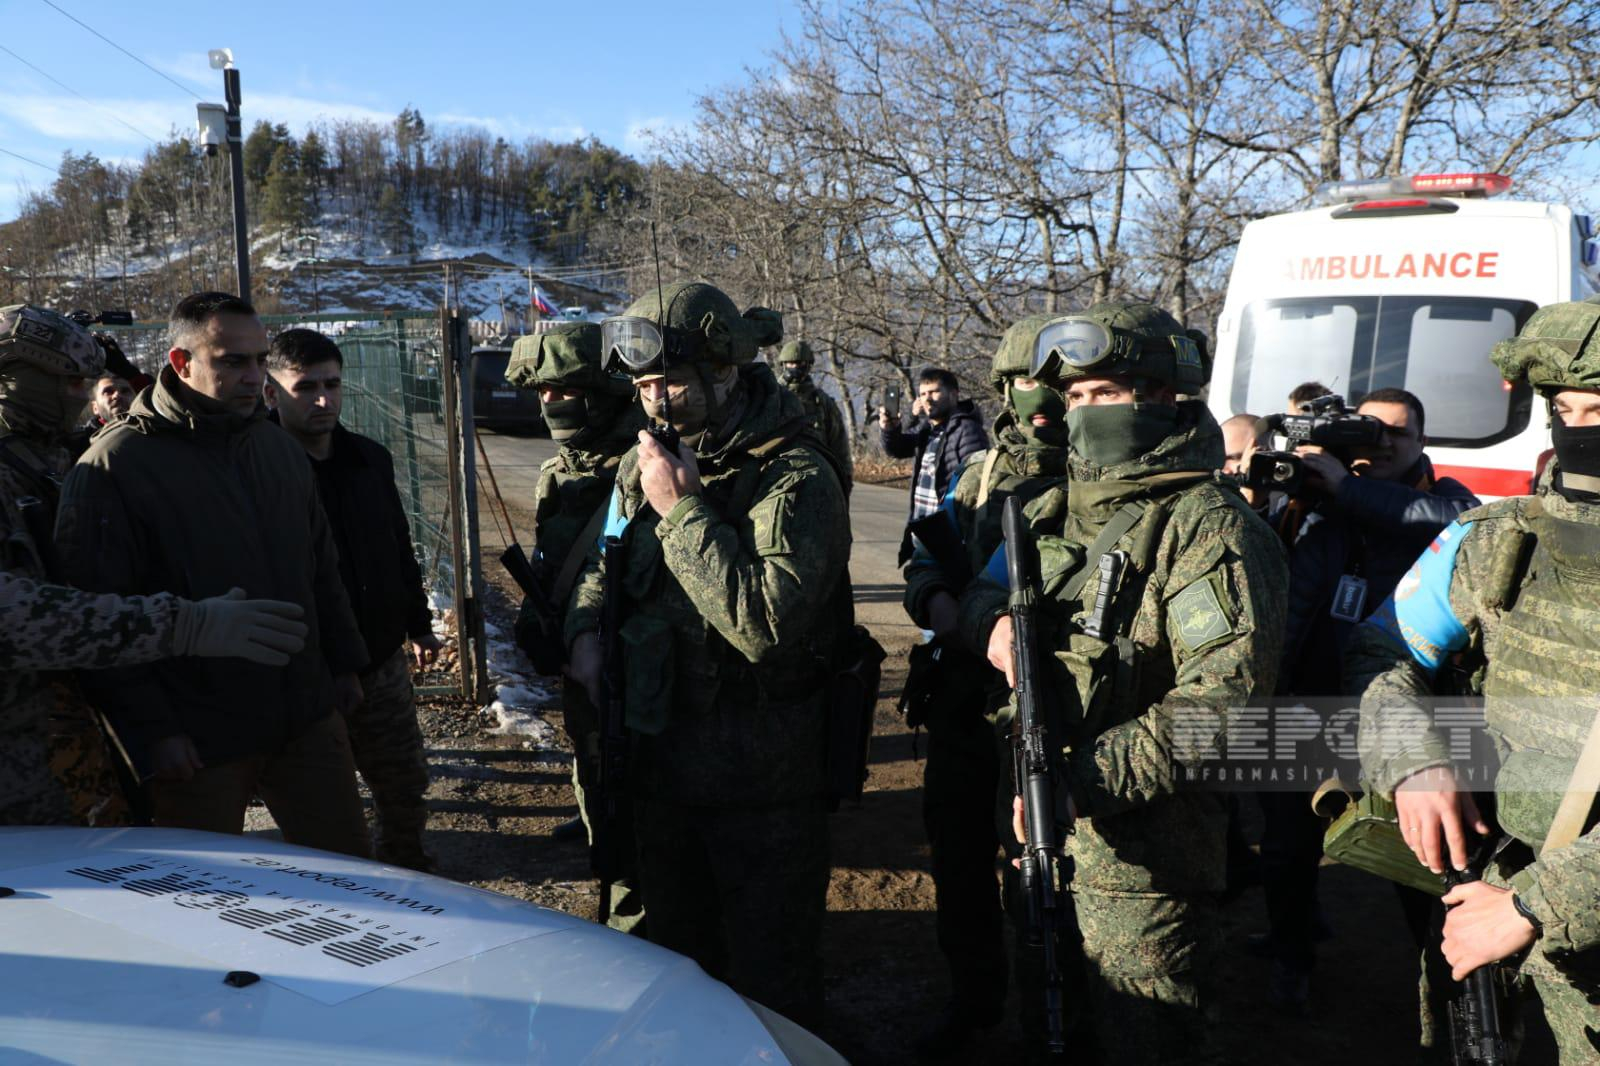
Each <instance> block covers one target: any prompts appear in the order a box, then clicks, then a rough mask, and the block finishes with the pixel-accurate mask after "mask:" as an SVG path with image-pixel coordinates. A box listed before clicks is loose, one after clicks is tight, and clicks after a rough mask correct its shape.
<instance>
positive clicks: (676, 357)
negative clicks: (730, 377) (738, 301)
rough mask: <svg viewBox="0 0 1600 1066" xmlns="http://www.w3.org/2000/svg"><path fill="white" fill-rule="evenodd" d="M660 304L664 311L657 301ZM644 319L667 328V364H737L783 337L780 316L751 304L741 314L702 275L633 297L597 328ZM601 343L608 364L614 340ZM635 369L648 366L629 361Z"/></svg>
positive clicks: (747, 360)
mask: <svg viewBox="0 0 1600 1066" xmlns="http://www.w3.org/2000/svg"><path fill="white" fill-rule="evenodd" d="M663 305H664V306H665V309H666V310H665V313H662V307H663ZM640 320H644V321H646V322H648V323H649V324H653V325H654V326H655V327H657V328H664V329H665V331H666V333H667V338H666V344H667V359H668V362H669V365H673V366H677V365H680V364H683V363H715V364H720V365H724V366H727V365H742V364H745V363H749V362H752V361H753V360H754V359H755V357H756V350H757V349H758V348H764V347H766V346H767V345H770V344H777V343H779V342H780V341H782V340H783V316H782V315H781V314H779V313H778V312H776V311H769V310H768V309H766V308H765V307H752V308H750V309H749V310H748V311H745V312H744V313H743V314H740V312H739V308H738V307H737V306H736V305H735V304H734V302H733V301H732V300H731V299H729V298H728V294H727V293H725V292H723V291H722V290H721V289H719V288H717V287H716V286H715V285H709V284H707V283H705V282H703V281H677V282H673V283H672V284H671V285H668V286H666V287H665V288H664V289H662V291H661V293H660V295H659V298H658V296H657V293H656V291H655V290H654V289H652V290H650V291H649V292H647V293H646V294H645V295H644V296H641V297H640V298H639V299H637V300H635V301H634V302H633V303H632V305H630V306H629V307H628V310H627V311H626V312H624V313H623V314H622V315H620V316H618V317H616V318H611V319H607V320H606V321H605V322H602V323H601V328H602V330H607V329H611V328H613V327H615V326H621V327H624V328H625V327H626V326H627V323H629V322H630V321H631V322H638V321H640ZM603 343H604V344H605V345H606V348H607V350H606V353H605V354H606V356H607V362H608V364H609V363H610V361H611V356H612V354H613V349H614V348H615V345H613V344H611V343H610V341H609V340H607V341H605V342H603ZM632 372H633V373H634V374H636V375H640V374H645V373H649V372H652V371H651V370H649V369H647V367H645V366H633V367H632Z"/></svg>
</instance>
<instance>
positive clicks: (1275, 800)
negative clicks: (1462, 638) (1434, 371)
mask: <svg viewBox="0 0 1600 1066" xmlns="http://www.w3.org/2000/svg"><path fill="white" fill-rule="evenodd" d="M1357 410H1358V412H1359V413H1360V414H1364V415H1371V416H1373V417H1374V418H1377V419H1378V420H1379V421H1380V422H1382V423H1383V424H1384V427H1385V428H1384V436H1383V440H1382V441H1381V442H1380V443H1379V444H1377V445H1375V446H1373V447H1371V448H1365V449H1360V450H1357V451H1356V452H1355V453H1354V454H1353V455H1352V456H1351V458H1350V460H1349V463H1348V465H1347V464H1346V463H1345V462H1344V461H1342V460H1341V459H1339V458H1338V457H1337V456H1334V455H1332V454H1331V453H1328V452H1325V451H1321V450H1313V449H1303V450H1302V458H1303V460H1304V462H1305V465H1306V474H1307V479H1306V485H1307V487H1308V489H1310V490H1311V491H1312V492H1314V493H1316V494H1317V495H1318V497H1319V500H1318V502H1317V505H1316V508H1315V510H1313V512H1312V513H1311V514H1310V515H1309V516H1308V517H1307V518H1306V521H1305V524H1304V525H1303V526H1302V527H1301V529H1300V534H1299V537H1298V539H1297V540H1296V541H1295V543H1294V545H1293V547H1292V549H1291V553H1290V559H1289V612H1288V624H1287V628H1286V630H1285V635H1284V644H1283V663H1282V666H1281V669H1280V671H1279V675H1278V693H1279V695H1283V696H1305V697H1316V696H1337V695H1339V693H1340V692H1341V686H1342V683H1343V682H1342V678H1341V675H1340V664H1341V653H1342V651H1343V649H1344V648H1345V646H1346V645H1347V643H1348V642H1349V640H1350V637H1351V635H1352V633H1353V632H1354V631H1355V627H1356V625H1357V624H1358V623H1359V622H1360V621H1362V620H1363V619H1365V618H1366V617H1367V616H1368V615H1369V614H1371V613H1372V612H1373V611H1374V610H1376V609H1377V607H1378V605H1379V604H1381V603H1382V602H1383V601H1384V600H1386V599H1388V598H1389V594H1390V593H1392V592H1393V591H1394V588H1395V586H1396V585H1397V584H1398V583H1399V581H1400V578H1401V576H1402V575H1404V574H1405V572H1406V570H1408V569H1409V568H1410V567H1411V564H1412V563H1413V562H1415V561H1416V558H1417V556H1418V554H1420V553H1421V552H1422V551H1423V549H1425V548H1426V547H1427V546H1428V544H1429V542H1431V541H1432V540H1433V538H1434V537H1435V536H1437V535H1438V533H1439V531H1440V530H1441V529H1443V528H1444V527H1445V526H1447V525H1449V524H1450V523H1451V522H1453V521H1455V519H1456V516H1457V515H1459V514H1461V512H1463V511H1466V510H1468V509H1470V508H1473V507H1476V506H1478V499H1477V497H1476V496H1474V495H1473V494H1472V492H1471V491H1470V490H1469V489H1468V488H1467V487H1466V486H1465V485H1463V484H1461V483H1460V482H1459V481H1455V480H1453V479H1451V478H1447V477H1446V478H1439V477H1435V475H1434V472H1433V465H1432V464H1431V463H1430V462H1429V461H1428V457H1427V456H1426V455H1424V454H1423V448H1424V446H1425V445H1426V444H1427V437H1426V436H1425V435H1424V434H1423V417H1424V416H1423V408H1422V401H1421V400H1419V399H1417V397H1416V396H1414V395H1412V394H1411V393H1409V392H1406V391H1405V390H1404V389H1380V390H1378V391H1376V392H1372V393H1369V394H1368V395H1367V396H1366V397H1365V398H1364V399H1362V401H1361V404H1360V406H1359V407H1358V408H1357ZM1261 806H1262V812H1263V814H1264V816H1265V820H1266V822H1265V827H1264V831H1263V834H1262V840H1261V872H1262V881H1263V886H1264V888H1265V893H1266V900H1267V913H1268V916H1269V919H1270V922H1271V927H1272V931H1271V933H1270V934H1268V937H1267V939H1266V946H1267V948H1268V950H1269V951H1270V952H1271V953H1272V954H1273V955H1274V957H1275V959H1276V962H1277V970H1276V973H1275V976H1274V979H1273V987H1272V995H1273V998H1274V1000H1275V1001H1277V1002H1278V1003H1279V1004H1280V1005H1282V1006H1286V1007H1289V1008H1290V1009H1292V1010H1299V1009H1300V1008H1301V1007H1302V1006H1303V1005H1304V1001H1305V998H1306V993H1307V986H1308V980H1307V978H1308V975H1309V974H1310V971H1311V968H1312V964H1313V962H1314V958H1315V952H1314V948H1313V941H1314V940H1315V938H1316V931H1317V925H1318V919H1317V904H1316V886H1317V866H1318V864H1319V863H1320V861H1321V858H1322V830H1323V825H1322V821H1321V820H1320V819H1319V818H1318V817H1317V816H1316V815H1315V814H1314V813H1313V812H1312V810H1311V805H1310V802H1309V800H1308V797H1307V796H1306V794H1305V793H1302V792H1264V793H1262V794H1261ZM1425 903H1426V901H1424V907H1423V913H1422V914H1421V915H1417V914H1414V913H1412V904H1411V903H1409V902H1408V903H1407V917H1408V919H1411V920H1412V921H1413V922H1416V921H1418V920H1425V918H1426V906H1425Z"/></svg>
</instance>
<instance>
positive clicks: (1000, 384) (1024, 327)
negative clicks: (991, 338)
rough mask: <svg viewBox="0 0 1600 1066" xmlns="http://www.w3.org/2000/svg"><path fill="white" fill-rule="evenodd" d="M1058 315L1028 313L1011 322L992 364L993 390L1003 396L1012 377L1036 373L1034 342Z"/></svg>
mask: <svg viewBox="0 0 1600 1066" xmlns="http://www.w3.org/2000/svg"><path fill="white" fill-rule="evenodd" d="M1060 317H1061V316H1060V315H1055V314H1040V315H1029V316H1028V317H1027V318H1023V319H1019V320H1018V321H1016V322H1014V323H1012V325H1011V328H1009V329H1007V330H1006V331H1005V333H1004V334H1002V335H1001V337H1000V346H999V347H998V348H996V349H995V352H994V358H993V359H992V360H991V361H990V363H989V384H990V385H993V386H994V390H995V391H996V392H998V393H999V394H1000V395H1002V396H1004V395H1005V391H1006V383H1007V382H1009V381H1010V380H1011V379H1012V378H1025V377H1031V376H1032V374H1033V351H1034V342H1035V341H1036V340H1038V338H1039V330H1040V329H1042V328H1043V327H1044V324H1045V323H1046V322H1050V321H1052V320H1054V319H1057V318H1060Z"/></svg>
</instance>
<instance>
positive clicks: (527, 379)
mask: <svg viewBox="0 0 1600 1066" xmlns="http://www.w3.org/2000/svg"><path fill="white" fill-rule="evenodd" d="M602 354H603V353H602V352H601V351H600V327H599V326H597V325H595V324H594V323H593V322H558V323H556V324H555V325H554V326H552V327H551V328H550V329H549V330H548V331H547V332H544V333H535V334H533V335H531V336H527V337H518V338H517V339H516V342H515V343H513V344H512V345H511V361H510V363H509V364H508V365H507V367H506V380H507V381H509V382H510V383H511V384H513V385H515V386H517V387H518V388H519V389H536V388H539V387H540V386H553V387H555V388H567V389H583V390H585V391H588V392H598V393H606V394H609V395H612V396H625V397H632V396H633V382H632V381H631V380H629V379H628V378H627V377H626V376H624V375H621V374H608V373H606V372H605V371H604V370H603V369H601V366H600V363H601V356H602Z"/></svg>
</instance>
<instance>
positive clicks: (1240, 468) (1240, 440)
mask: <svg viewBox="0 0 1600 1066" xmlns="http://www.w3.org/2000/svg"><path fill="white" fill-rule="evenodd" d="M1266 437H1267V434H1266V433H1264V432H1262V426H1261V419H1259V418H1257V417H1256V416H1255V415H1251V414H1242V415H1234V416H1233V417H1232V418H1230V419H1227V420H1226V421H1224V422H1223V423H1222V451H1223V458H1222V472H1223V473H1224V474H1234V475H1239V474H1244V473H1247V472H1248V471H1249V469H1250V456H1252V455H1254V454H1255V453H1256V451H1258V450H1259V449H1261V448H1263V447H1267V446H1268V445H1267V441H1266V439H1265V438H1266ZM1239 493H1240V494H1241V495H1242V496H1244V502H1245V503H1248V504H1249V505H1250V506H1251V508H1252V509H1253V510H1254V511H1255V512H1256V514H1258V515H1261V516H1262V517H1263V518H1265V517H1266V513H1267V506H1268V504H1269V503H1270V502H1271V499H1272V497H1271V494H1270V493H1269V492H1268V490H1266V489H1263V488H1257V487H1253V486H1251V485H1249V484H1245V485H1241V486H1240V487H1239Z"/></svg>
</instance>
